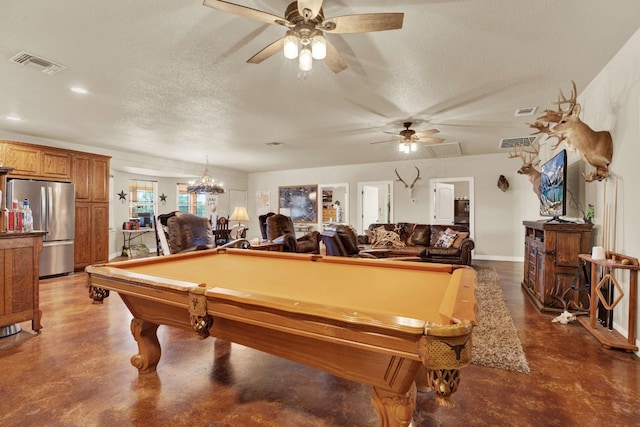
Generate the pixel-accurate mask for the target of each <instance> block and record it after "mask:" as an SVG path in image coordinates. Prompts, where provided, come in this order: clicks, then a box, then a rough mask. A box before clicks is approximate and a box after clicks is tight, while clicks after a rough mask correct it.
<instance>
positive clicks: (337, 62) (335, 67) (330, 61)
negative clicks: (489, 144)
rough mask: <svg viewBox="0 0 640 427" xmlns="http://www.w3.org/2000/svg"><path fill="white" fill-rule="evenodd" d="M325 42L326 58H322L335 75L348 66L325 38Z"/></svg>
mask: <svg viewBox="0 0 640 427" xmlns="http://www.w3.org/2000/svg"><path fill="white" fill-rule="evenodd" d="M325 40H326V42H327V56H326V57H325V58H324V62H325V64H327V66H328V67H329V68H330V69H331V71H333V72H334V73H336V74H337V73H339V72H340V71H343V70H346V69H347V67H348V65H347V63H346V62H344V59H342V55H340V53H339V52H338V50H337V49H336V47H335V46H334V45H333V44H332V43H331V42H330V41H329V40H327V39H326V38H325ZM283 48H284V47H283Z"/></svg>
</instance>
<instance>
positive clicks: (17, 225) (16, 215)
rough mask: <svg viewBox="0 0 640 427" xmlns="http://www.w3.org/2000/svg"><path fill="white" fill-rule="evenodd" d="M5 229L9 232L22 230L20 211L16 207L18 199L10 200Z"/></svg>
mask: <svg viewBox="0 0 640 427" xmlns="http://www.w3.org/2000/svg"><path fill="white" fill-rule="evenodd" d="M7 231H9V232H11V233H15V232H19V231H22V211H20V209H19V208H18V201H17V200H12V201H11V210H10V211H9V224H7Z"/></svg>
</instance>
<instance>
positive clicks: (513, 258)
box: [473, 254, 524, 262]
mask: <svg viewBox="0 0 640 427" xmlns="http://www.w3.org/2000/svg"><path fill="white" fill-rule="evenodd" d="M473 259H477V260H480V261H509V262H524V257H517V256H502V255H475V254H474V255H473Z"/></svg>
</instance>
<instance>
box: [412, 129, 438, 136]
mask: <svg viewBox="0 0 640 427" xmlns="http://www.w3.org/2000/svg"><path fill="white" fill-rule="evenodd" d="M434 133H440V131H439V130H438V129H427V130H422V131H420V132H416V133H415V134H414V135H416V136H417V137H419V138H422V137H423V136H429V135H433V134H434Z"/></svg>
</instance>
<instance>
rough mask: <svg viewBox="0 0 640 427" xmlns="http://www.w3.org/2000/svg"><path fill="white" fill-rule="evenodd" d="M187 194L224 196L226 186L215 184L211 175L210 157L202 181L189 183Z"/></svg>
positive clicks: (219, 183)
mask: <svg viewBox="0 0 640 427" xmlns="http://www.w3.org/2000/svg"><path fill="white" fill-rule="evenodd" d="M187 193H207V194H223V193H224V186H223V185H222V183H221V182H215V180H214V179H213V178H211V175H210V174H209V156H207V166H206V167H205V168H204V172H203V173H202V177H201V178H200V181H195V180H194V181H189V185H188V186H187Z"/></svg>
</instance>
